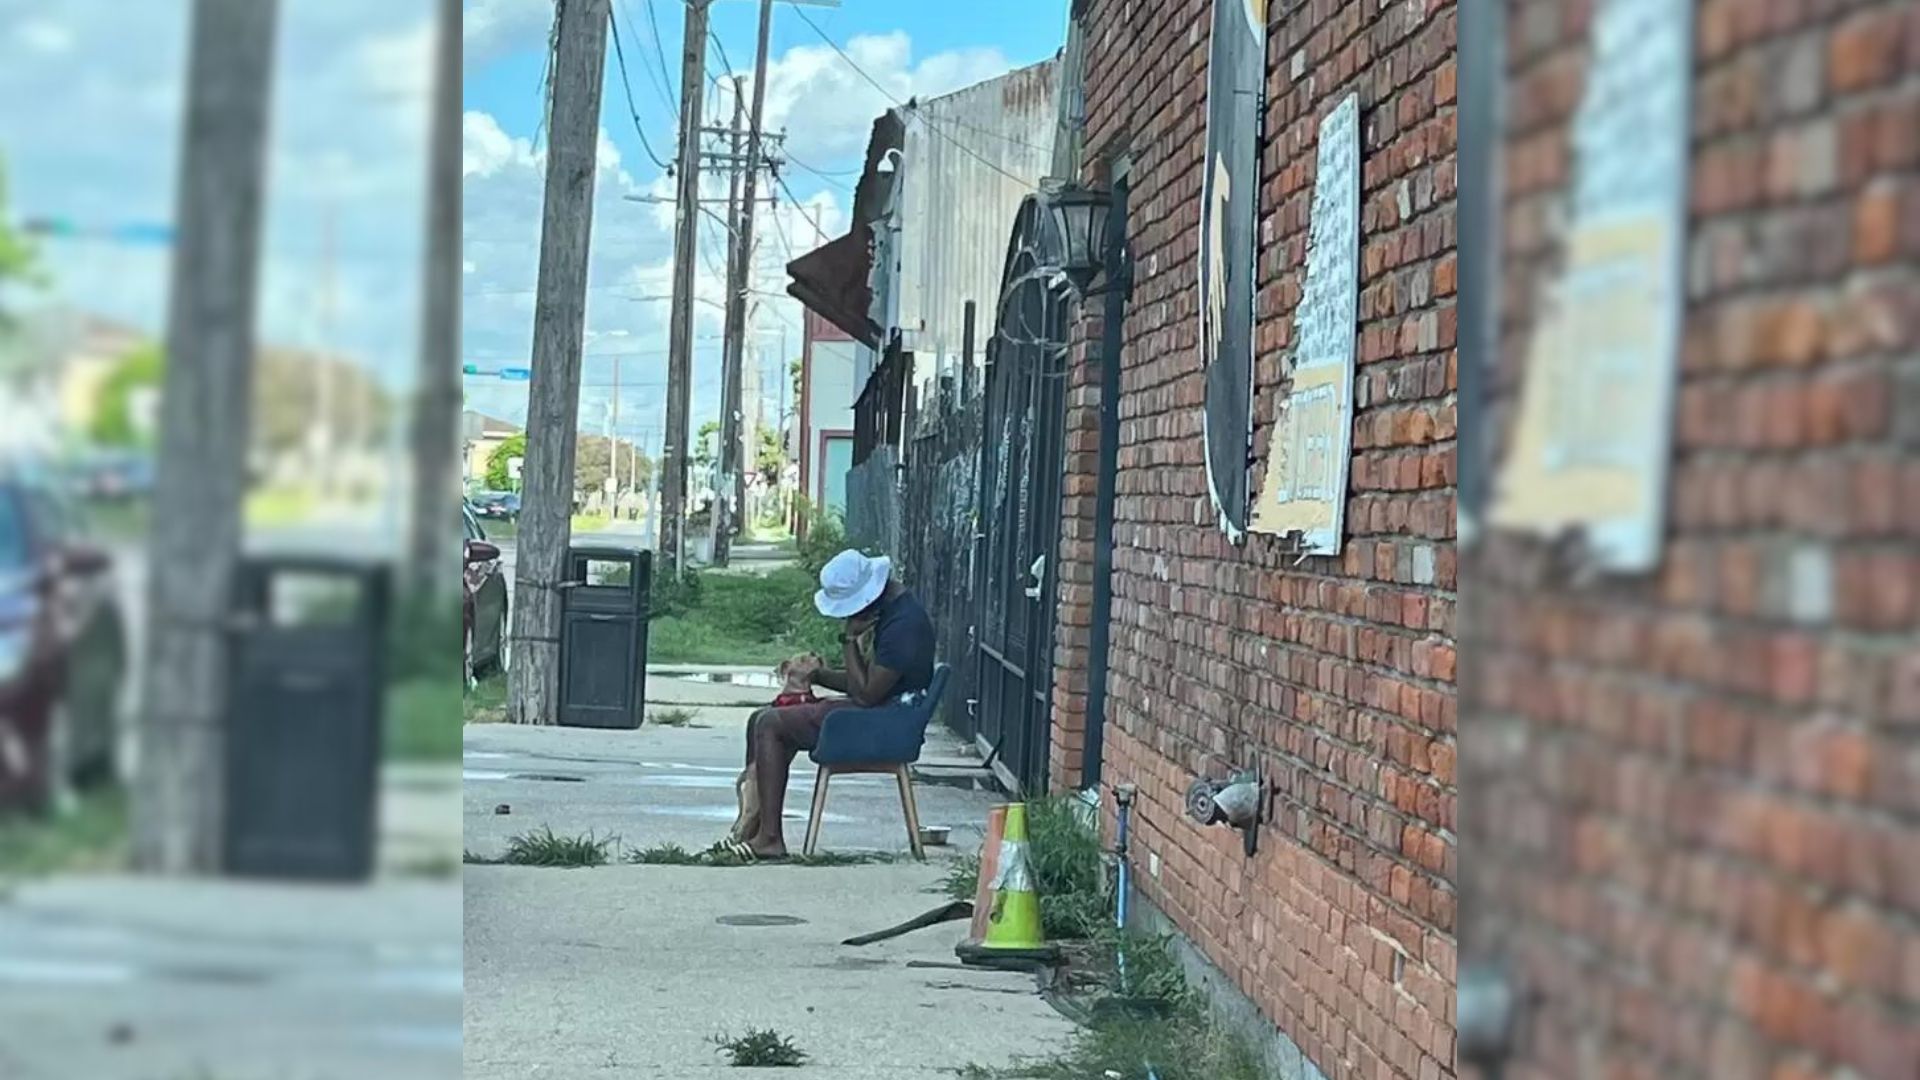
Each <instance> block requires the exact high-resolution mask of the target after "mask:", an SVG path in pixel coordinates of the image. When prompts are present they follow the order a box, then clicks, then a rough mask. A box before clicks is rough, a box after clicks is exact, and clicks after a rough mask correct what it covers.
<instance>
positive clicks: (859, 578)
mask: <svg viewBox="0 0 1920 1080" xmlns="http://www.w3.org/2000/svg"><path fill="white" fill-rule="evenodd" d="M892 569H893V564H892V563H891V562H890V561H889V560H888V559H887V558H886V557H885V556H879V557H876V558H868V557H867V556H865V555H862V554H860V553H859V552H858V551H851V550H849V551H843V552H841V553H840V554H838V555H835V556H834V557H833V559H832V561H830V562H828V563H827V565H826V566H824V567H822V568H821V570H820V590H819V591H818V592H816V593H814V594H813V604H814V606H815V607H816V608H818V609H819V610H820V614H822V615H825V616H827V617H828V618H834V619H844V620H846V626H845V627H844V628H843V631H842V633H841V635H840V641H841V654H842V661H843V663H844V665H845V666H844V667H841V668H829V667H826V666H824V665H817V666H813V667H811V668H810V669H809V670H808V672H807V675H808V678H809V679H810V680H811V681H812V683H813V684H814V685H816V686H821V687H825V688H826V689H828V690H838V691H839V692H841V693H842V694H845V695H846V697H844V698H829V699H826V700H824V701H816V702H812V703H809V704H806V705H792V706H788V707H786V708H779V709H773V708H769V709H761V710H760V711H759V712H756V713H754V714H753V717H752V718H751V719H750V720H748V721H747V767H748V768H749V769H750V770H752V773H753V780H754V783H755V785H756V786H757V788H758V792H757V794H758V801H759V804H760V805H759V811H760V812H759V816H758V820H757V821H754V820H752V819H749V821H748V822H747V823H746V828H745V830H744V835H742V836H741V837H740V839H739V841H738V842H737V843H736V844H734V845H733V850H734V851H735V852H736V853H737V854H739V855H742V856H745V857H750V858H755V859H779V858H785V857H786V854H787V843H786V838H785V837H784V836H783V835H782V833H781V819H780V812H781V808H782V804H784V803H785V802H786V795H787V771H788V770H789V769H790V768H792V766H793V759H794V756H795V755H796V754H798V753H799V752H800V751H802V750H811V749H813V748H814V747H815V746H816V745H818V744H819V742H820V726H821V725H822V724H823V723H824V722H825V721H826V719H827V716H828V714H830V713H832V712H834V711H836V710H838V709H845V708H848V707H850V706H859V707H862V708H866V707H871V706H875V705H884V704H886V703H887V702H889V701H892V700H894V699H896V698H899V697H901V696H903V695H906V694H911V693H916V692H919V691H922V690H925V689H926V688H927V687H928V685H929V684H930V683H932V681H933V620H932V619H930V618H928V617H927V609H926V608H924V607H921V606H920V601H919V600H916V599H914V596H913V594H912V593H911V592H908V591H907V589H906V587H905V586H903V585H901V584H900V583H899V582H898V581H894V580H893V579H892V576H891V575H892Z"/></svg>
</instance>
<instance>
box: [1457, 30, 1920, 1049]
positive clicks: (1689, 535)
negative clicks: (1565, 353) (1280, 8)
mask: <svg viewBox="0 0 1920 1080" xmlns="http://www.w3.org/2000/svg"><path fill="white" fill-rule="evenodd" d="M1592 8H1593V3H1592V2H1591V0H1587V2H1577V0H1509V3H1508V8H1507V10H1508V19H1507V35H1508V73H1507V80H1506V86H1507V95H1506V96H1507V105H1506V108H1507V110H1508V113H1509V115H1508V121H1507V126H1508V132H1507V137H1506V140H1505V154H1506V161H1505V168H1504V175H1505V177H1506V183H1507V192H1506V207H1505V213H1504V220H1505V229H1506V233H1507V237H1506V245H1505V248H1506V254H1505V259H1506V262H1505V266H1504V267H1503V272H1504V289H1503V291H1502V296H1503V297H1504V302H1503V308H1504V311H1503V316H1504V318H1503V326H1502V329H1503V337H1504V346H1503V349H1502V356H1501V361H1502V377H1501V379H1500V380H1499V387H1500V389H1499V394H1500V396H1501V398H1502V399H1503V401H1504V402H1505V403H1506V404H1508V405H1510V404H1511V403H1512V401H1513V397H1514V393H1515V382H1516V379H1517V376H1518V374H1519V371H1518V364H1519V362H1520V359H1521V356H1522V346H1523V344H1524V334H1525V333H1526V331H1527V329H1528V327H1529V326H1530V315H1531V312H1532V310H1533V306H1534V304H1535V302H1536V298H1537V296H1538V291H1539V288H1540V285H1541V283H1542V281H1543V280H1546V279H1548V278H1549V277H1550V275H1551V271H1552V269H1553V267H1554V265H1555V264H1556V262H1557V260H1558V258H1559V257H1560V250H1559V242H1560V237H1559V235H1558V233H1557V231H1556V227H1555V223H1556V222H1559V221H1562V220H1564V211H1565V199H1564V195H1565V192H1566V187H1567V184H1568V180H1569V176H1570V173H1571V170H1572V167H1573V162H1572V160H1571V157H1570V154H1569V146H1568V138H1567V136H1568V133H1569V122H1570V118H1571V116H1572V114H1573V111H1574V109H1575V108H1576V106H1577V104H1578V101H1579V98H1580V94H1581V92H1582V85H1583V68H1584V65H1585V63H1586V59H1587V49H1588V39H1589V34H1588V25H1587V20H1588V18H1589V16H1590V13H1591V10H1592ZM1696 28H1697V39H1696V50H1695V73H1694V80H1693V85H1694V90H1695V100H1694V104H1693V118H1692V119H1693V125H1692V127H1693V151H1692V153H1693V173H1692V181H1693V190H1692V216H1691V222H1690V226H1689V231H1690V241H1689V254H1690V258H1689V279H1690V280H1689V290H1690V299H1689V305H1688V311H1687V319H1686V333H1685V342H1684V354H1683V358H1682V361H1681V374H1680V379H1681V390H1680V394H1679V397H1678V407H1677V409H1676V416H1675V420H1674V422H1675V425H1676V427H1675V449H1674V454H1673V473H1672V482H1671V486H1670V489H1669V493H1668V506H1669V520H1668V536H1667V541H1666V545H1665V550H1664V558H1663V561H1662V564H1661V567H1660V569H1659V571H1658V572H1657V573H1656V574H1652V575H1649V576H1647V577H1646V578H1643V579H1632V580H1626V581H1620V580H1608V581H1603V582H1600V583H1596V584H1593V585H1590V586H1586V587H1575V586H1571V585H1568V584H1566V575H1565V573H1564V572H1563V571H1562V570H1560V569H1556V568H1555V567H1554V566H1552V565H1550V563H1551V560H1549V559H1547V558H1546V557H1545V556H1544V554H1543V552H1542V551H1541V550H1540V548H1539V547H1538V546H1537V545H1532V544H1527V543H1521V542H1517V541H1514V540H1512V539H1511V538H1502V539H1497V540H1495V541H1493V542H1491V543H1489V544H1488V545H1487V547H1486V548H1485V549H1484V550H1482V551H1476V552H1474V553H1472V555H1471V557H1470V559H1469V561H1468V566H1467V572H1466V577H1467V580H1468V582H1469V584H1468V585H1467V586H1466V587H1465V588H1464V589H1463V596H1464V597H1465V599H1466V601H1467V610H1468V611H1469V612H1470V617H1469V620H1468V625H1469V626H1470V627H1471V630H1468V629H1464V628H1463V637H1464V638H1466V639H1467V640H1466V643H1465V644H1464V645H1463V649H1464V652H1465V655H1466V656H1467V658H1468V661H1469V664H1468V671H1467V672H1466V675H1465V676H1464V678H1463V686H1462V689H1463V692H1464V694H1465V695H1466V696H1465V697H1464V698H1463V701H1464V702H1465V704H1464V706H1463V708H1464V711H1465V712H1466V713H1467V714H1468V717H1469V720H1468V728H1469V732H1470V733H1469V735H1468V736H1467V738H1466V744H1465V745H1466V751H1467V754H1468V757H1467V760H1466V762H1465V772H1466V780H1465V782H1464V784H1463V786H1464V787H1465V789H1466V790H1467V792H1468V798H1467V800H1466V801H1467V812H1468V818H1467V824H1466V827H1465V828H1464V829H1463V834H1464V836H1465V840H1464V843H1463V847H1464V852H1465V854H1464V859H1465V863H1466V866H1467V881H1466V882H1465V885H1466V886H1467V888H1468V891H1467V893H1466V896H1465V898H1464V900H1463V910H1464V912H1465V915H1466V918H1467V920H1468V926H1467V927H1466V931H1465V934H1464V941H1465V944H1466V952H1467V953H1468V956H1469V959H1473V958H1477V957H1478V956H1479V955H1481V953H1482V952H1483V951H1484V952H1485V953H1486V954H1487V955H1489V956H1492V955H1504V956H1506V957H1508V958H1510V959H1511V961H1512V963H1513V964H1514V966H1515V967H1516V968H1517V970H1518V971H1519V973H1520V976H1521V980H1522V982H1523V984H1524V986H1525V988H1526V989H1527V991H1528V992H1529V993H1531V994H1537V995H1541V1000H1540V1002H1539V1003H1538V1006H1537V1008H1535V1009H1534V1010H1533V1012H1532V1018H1531V1020H1530V1022H1529V1023H1528V1025H1527V1027H1526V1030H1525V1034H1524V1040H1523V1042H1524V1044H1523V1046H1522V1048H1521V1058H1520V1061H1519V1062H1518V1068H1516V1069H1513V1070H1510V1071H1509V1072H1508V1074H1507V1075H1508V1076H1509V1077H1510V1078H1512V1077H1527V1078H1536V1080H1569V1078H1578V1080H1584V1078H1587V1077H1602V1076H1605V1077H1609V1078H1612V1077H1647V1078H1653V1077H1659V1078H1662V1080H1667V1078H1686V1077H1729V1078H1733V1077H1739V1078H1746V1077H1774V1078H1777V1080H1786V1078H1789V1077H1814V1076H1843V1075H1855V1076H1859V1077H1865V1078H1870V1080H1914V1078H1915V1077H1917V1076H1920V934H1917V933H1916V921H1915V920H1916V916H1920V648H1917V647H1916V637H1915V629H1916V614H1917V613H1920V545H1916V541H1917V540H1920V462H1916V461H1915V459H1914V453H1913V451H1914V450H1915V449H1916V447H1920V357H1917V356H1916V354H1915V349H1916V346H1920V282H1917V281H1916V277H1915V269H1914V265H1915V261H1916V259H1920V176H1916V168H1917V167H1920V4H1915V3H1912V2H1910V0H1879V2H1867V0H1851V2H1847V0H1706V2H1701V3H1699V4H1698V5H1697V20H1696ZM1468 242H1473V238H1471V237H1470V238H1468ZM1506 415H1508V416H1510V415H1511V413H1510V410H1507V411H1506ZM1846 1070H1852V1071H1851V1073H1848V1072H1847V1071H1846Z"/></svg>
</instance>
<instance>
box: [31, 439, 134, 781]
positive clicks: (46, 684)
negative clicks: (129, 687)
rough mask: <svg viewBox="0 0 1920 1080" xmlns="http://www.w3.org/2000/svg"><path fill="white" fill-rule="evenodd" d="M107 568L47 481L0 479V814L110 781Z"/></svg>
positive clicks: (120, 665)
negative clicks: (79, 786) (82, 786)
mask: <svg viewBox="0 0 1920 1080" xmlns="http://www.w3.org/2000/svg"><path fill="white" fill-rule="evenodd" d="M111 570H112V561H111V559H110V558H109V557H108V555H107V552H106V550H105V549H104V548H102V547H100V546H98V545H97V544H95V543H93V542H92V541H91V540H90V539H89V538H88V537H87V535H86V532H85V529H84V527H83V525H82V522H81V519H80V517H79V515H78V514H77V512H76V511H75V510H74V508H73V507H72V506H71V505H69V504H68V503H67V502H66V501H65V500H64V499H63V498H61V497H60V495H59V494H57V492H56V490H55V488H54V486H53V485H51V484H48V483H43V482H41V481H39V480H38V479H36V478H34V477H32V476H29V475H25V474H21V473H7V474H4V475H0V810H17V809H32V810H44V809H46V808H48V807H50V806H51V805H53V803H54V802H55V800H56V798H57V797H58V796H60V795H61V794H62V793H63V792H65V791H67V790H69V787H70V786H71V785H73V784H87V783H93V782H105V781H112V780H115V779H117V767H116V761H115V758H116V754H115V748H116V745H117V743H118V740H119V734H120V730H119V728H120V725H119V718H120V703H121V700H122V694H121V686H122V680H123V677H124V674H125V671H126V657H127V649H126V633H125V626H124V623H123V622H122V618H121V614H120V608H119V604H118V602H117V600H116V597H115V594H114V589H113V580H112V573H111Z"/></svg>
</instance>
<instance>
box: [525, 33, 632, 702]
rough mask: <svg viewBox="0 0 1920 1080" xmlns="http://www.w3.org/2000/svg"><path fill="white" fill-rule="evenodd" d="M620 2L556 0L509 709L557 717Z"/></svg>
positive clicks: (528, 398) (528, 397)
mask: <svg viewBox="0 0 1920 1080" xmlns="http://www.w3.org/2000/svg"><path fill="white" fill-rule="evenodd" d="M609 5H610V0H557V2H556V3H555V5H554V18H555V19H556V20H558V28H559V33H558V35H557V37H558V45H557V47H556V48H555V50H554V58H553V67H552V115H551V116H549V117H548V118H547V132H548V134H547V178H546V206H545V210H544V212H543V214H542V217H541V224H540V274H539V280H538V283H537V293H538V294H537V304H536V306H535V309H534V317H533V380H532V385H531V386H530V387H529V388H528V396H527V454H526V459H525V461H524V462H523V463H522V465H521V471H520V483H521V491H522V493H523V502H522V511H521V516H520V540H519V553H518V559H517V562H518V567H519V574H518V577H517V579H516V580H515V582H514V592H513V633H512V637H513V664H512V665H511V667H510V669H509V670H508V673H507V691H508V695H507V706H508V714H509V716H510V717H511V718H512V720H513V721H514V722H515V723H521V724H550V723H553V722H554V721H555V720H556V719H557V717H558V713H559V706H558V698H559V673H560V583H561V582H562V581H563V580H564V579H565V578H566V574H567V548H568V544H569V542H570V535H571V528H572V516H573V464H574V453H575V443H576V441H577V439H578V423H577V421H578V418H579V411H580V351H581V346H582V344H583V342H584V339H585V336H586V314H587V250H588V243H589V241H590V239H591V236H592V231H593V182H594V171H595V169H596V167H597V151H598V143H599V131H600V90H601V84H602V80H603V73H604V69H605V67H606V58H607V55H606V54H607V19H608V16H609V11H610V8H609Z"/></svg>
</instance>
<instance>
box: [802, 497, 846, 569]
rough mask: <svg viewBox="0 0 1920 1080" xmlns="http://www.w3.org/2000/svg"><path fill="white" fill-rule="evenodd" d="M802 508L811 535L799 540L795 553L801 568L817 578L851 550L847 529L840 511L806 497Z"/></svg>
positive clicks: (808, 533)
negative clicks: (828, 566)
mask: <svg viewBox="0 0 1920 1080" xmlns="http://www.w3.org/2000/svg"><path fill="white" fill-rule="evenodd" d="M800 510H801V514H802V515H803V516H804V518H805V520H806V522H807V534H806V535H805V536H803V537H801V538H800V539H799V540H798V541H797V542H796V544H795V555H796V556H797V558H798V560H799V564H800V568H801V569H802V570H805V571H806V572H807V573H808V574H809V575H811V576H812V577H814V578H816V579H817V578H818V577H819V576H820V568H821V567H823V566H825V565H827V561H828V560H830V559H832V558H833V557H834V556H835V555H838V554H840V553H841V552H842V551H845V550H846V549H847V530H846V527H845V526H844V525H843V524H842V523H841V521H840V516H839V515H838V514H835V513H833V512H832V511H830V510H826V509H823V508H821V507H817V506H814V505H813V503H812V502H810V501H808V500H806V499H805V498H802V499H801V502H800Z"/></svg>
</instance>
